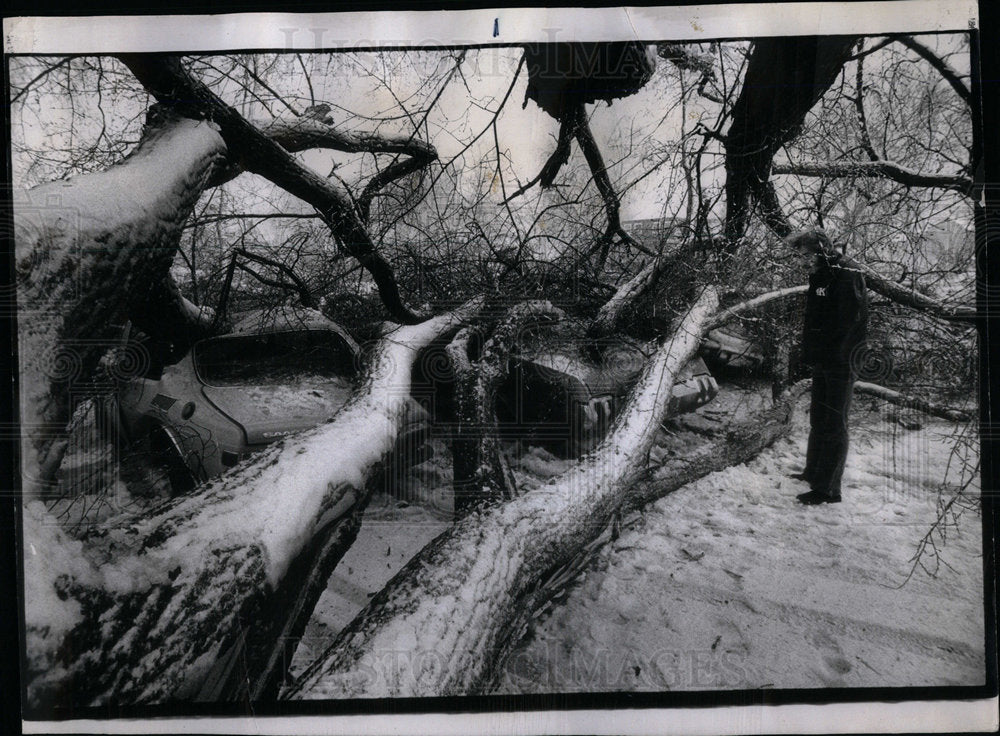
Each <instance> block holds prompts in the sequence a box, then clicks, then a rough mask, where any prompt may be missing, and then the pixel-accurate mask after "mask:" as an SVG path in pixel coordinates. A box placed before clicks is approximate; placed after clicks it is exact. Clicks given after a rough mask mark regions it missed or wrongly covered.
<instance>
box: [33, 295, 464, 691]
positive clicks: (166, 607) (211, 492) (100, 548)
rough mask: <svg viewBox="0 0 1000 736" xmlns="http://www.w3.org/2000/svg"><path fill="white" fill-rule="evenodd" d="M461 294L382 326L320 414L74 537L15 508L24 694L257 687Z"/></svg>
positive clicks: (301, 612)
mask: <svg viewBox="0 0 1000 736" xmlns="http://www.w3.org/2000/svg"><path fill="white" fill-rule="evenodd" d="M478 308H479V302H474V303H469V304H467V305H465V306H463V307H461V308H460V309H458V310H456V311H455V312H453V313H449V314H446V315H443V316H440V317H436V318H434V319H432V320H429V321H427V322H425V323H423V324H420V325H416V326H410V327H399V328H396V329H394V330H393V331H392V332H390V333H389V334H388V335H386V336H385V337H384V338H383V340H382V341H381V343H380V345H379V348H378V350H377V352H376V356H375V359H374V361H373V364H372V366H371V368H370V369H369V371H368V373H367V375H366V379H365V381H364V383H363V385H362V387H361V388H359V390H358V391H357V392H356V393H355V394H354V395H353V396H352V398H351V399H350V400H349V401H348V403H347V404H346V405H345V406H344V408H343V409H341V411H340V412H339V413H338V414H337V415H336V418H335V419H334V420H333V421H332V422H331V423H329V424H325V425H321V426H319V427H317V428H315V429H313V430H310V431H308V432H305V433H302V434H300V435H296V436H294V437H291V438H288V439H286V440H284V441H283V442H280V443H277V444H275V445H273V446H271V447H269V448H268V449H267V450H265V451H263V452H262V453H260V454H259V455H257V456H255V457H254V459H252V460H251V461H249V462H248V463H246V464H245V465H241V466H238V467H237V468H236V469H234V470H233V471H231V472H229V473H227V474H225V475H223V476H221V477H219V478H218V479H216V480H215V481H213V482H211V483H208V484H206V485H205V486H202V487H201V488H199V489H198V490H197V491H196V492H195V493H194V494H192V495H190V496H186V497H180V498H177V499H173V500H171V501H169V502H167V503H165V504H163V505H162V506H160V507H157V508H156V509H154V510H152V511H150V512H146V513H145V514H143V515H141V516H135V517H129V518H127V519H122V518H120V517H119V518H116V519H113V520H111V521H110V522H108V523H107V524H105V525H103V526H102V527H100V528H98V529H96V530H95V531H94V533H93V534H91V535H90V538H88V540H86V543H81V542H80V541H74V540H70V539H68V538H66V537H65V536H64V535H63V534H62V533H61V532H60V531H59V529H58V528H57V527H56V526H55V522H54V520H53V519H51V517H49V516H48V515H47V513H46V512H45V510H44V507H43V506H42V504H41V503H39V502H33V503H30V504H28V506H27V507H26V511H25V515H24V521H25V529H24V539H25V545H26V547H25V582H26V587H25V632H26V641H27V657H28V659H27V670H26V673H25V674H26V677H25V679H26V683H27V693H28V704H29V706H31V707H33V708H36V709H49V708H52V707H54V706H59V705H65V704H74V705H100V704H103V703H109V702H130V703H162V702H169V701H177V700H186V699H202V698H218V697H222V698H227V699H229V698H238V697H240V698H245V699H255V698H258V697H261V696H262V695H264V694H267V693H268V692H269V691H273V689H274V687H275V686H276V684H277V683H278V680H279V679H280V676H281V674H282V658H281V657H280V656H279V654H278V653H276V647H278V646H279V645H280V644H281V643H282V639H283V638H287V637H294V636H295V634H296V633H297V632H299V631H301V628H302V626H304V624H305V620H306V619H307V618H308V617H309V615H310V614H311V611H312V607H313V605H314V604H315V601H316V599H317V597H318V596H319V594H320V592H321V591H322V589H323V587H324V586H325V583H326V577H327V576H328V574H329V572H330V570H331V569H332V567H333V565H334V564H335V563H336V561H337V560H338V559H339V558H340V556H341V555H342V554H343V553H344V551H346V549H347V548H348V547H349V546H350V543H351V541H352V540H353V538H354V534H355V533H356V531H357V524H358V514H360V510H361V509H362V508H363V507H364V505H365V503H366V502H367V498H368V495H367V492H366V490H365V481H366V478H367V477H368V476H369V474H370V473H372V471H373V469H374V468H376V467H378V466H379V464H380V463H381V462H383V460H384V459H385V458H386V456H387V455H388V454H389V452H390V451H391V449H392V447H393V444H394V440H395V437H396V433H397V431H398V424H399V419H400V417H401V415H402V414H403V412H404V411H405V406H406V402H407V400H408V396H409V392H410V369H411V364H412V361H413V360H414V358H415V357H416V355H417V353H418V352H419V350H420V349H421V348H422V347H424V346H425V345H427V344H428V343H430V342H431V341H432V340H433V339H434V338H436V337H439V336H441V335H443V334H446V333H447V332H448V331H449V330H452V329H455V328H457V327H458V325H459V324H460V323H461V321H463V320H464V319H468V318H469V317H471V316H472V314H473V313H474V312H475V311H476V310H478Z"/></svg>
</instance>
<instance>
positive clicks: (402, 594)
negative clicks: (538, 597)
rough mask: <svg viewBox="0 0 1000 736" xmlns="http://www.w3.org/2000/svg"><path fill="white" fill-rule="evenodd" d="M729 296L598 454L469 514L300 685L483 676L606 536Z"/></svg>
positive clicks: (318, 689)
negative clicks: (531, 607)
mask: <svg viewBox="0 0 1000 736" xmlns="http://www.w3.org/2000/svg"><path fill="white" fill-rule="evenodd" d="M717 303H718V297H717V295H716V293H715V291H714V290H713V289H707V290H706V291H705V292H704V293H703V294H702V295H701V297H700V298H699V299H698V300H697V301H696V302H695V304H694V305H693V306H692V308H691V309H690V311H689V312H688V313H687V315H686V316H685V317H684V319H683V320H681V322H680V324H679V326H678V328H677V330H676V331H675V333H674V334H673V335H672V336H671V337H670V338H669V339H668V340H666V341H665V342H664V344H663V345H662V346H661V347H660V349H659V351H658V352H657V354H656V355H655V356H654V358H653V359H652V360H651V361H650V363H649V365H648V366H647V368H646V370H645V371H644V372H643V374H642V376H641V377H640V379H639V382H638V384H637V386H636V389H635V390H634V393H633V396H632V398H631V400H630V402H629V405H628V407H626V409H625V410H624V411H623V412H622V414H621V415H620V416H619V418H618V419H617V420H616V422H615V425H614V428H613V430H612V432H611V434H610V435H609V436H608V437H607V438H606V439H605V441H604V442H603V443H602V444H601V445H600V446H599V447H598V449H597V450H596V451H594V452H593V453H592V454H590V455H588V456H586V457H585V458H584V460H583V461H581V462H580V463H578V464H577V465H575V466H574V467H573V468H572V469H570V470H569V471H568V472H567V473H565V474H563V475H562V476H560V477H559V478H558V479H555V480H553V481H551V482H550V483H549V484H547V485H544V486H541V487H539V488H537V489H534V490H532V491H530V492H528V493H526V494H524V495H521V496H519V497H518V498H516V499H514V500H512V501H509V502H507V503H503V504H499V505H496V506H492V507H489V508H487V509H484V510H482V511H480V512H478V513H474V514H471V515H469V516H467V517H466V518H465V519H463V520H462V521H460V522H458V523H457V524H456V525H455V526H454V527H453V528H452V529H451V530H450V531H449V532H447V533H445V534H443V535H442V536H441V537H439V538H438V539H437V540H435V542H434V543H432V544H431V545H430V546H428V547H427V548H425V549H424V551H423V552H422V553H421V554H420V555H418V556H417V557H416V558H415V559H414V560H412V561H411V562H410V563H409V564H408V565H407V566H406V567H405V568H404V569H403V570H402V571H401V572H400V573H399V574H398V575H397V576H396V577H395V578H393V580H392V581H391V582H390V583H389V585H388V586H387V587H386V588H385V589H383V591H382V592H381V593H379V594H378V595H377V596H376V597H375V599H373V601H372V603H371V605H370V606H369V607H368V608H367V609H366V610H365V611H364V612H362V613H361V614H360V615H359V616H358V618H356V619H355V620H354V622H353V623H352V624H351V625H350V626H348V627H347V629H345V630H344V631H343V632H342V633H341V634H340V636H339V637H338V638H337V640H336V641H335V642H334V643H333V645H332V646H331V647H330V649H329V650H328V651H327V652H326V653H325V654H324V655H323V657H322V658H321V659H320V660H319V661H318V662H317V663H316V664H315V665H314V666H313V667H311V668H310V669H309V671H308V672H307V673H306V675H305V676H304V677H303V678H302V679H301V680H300V682H299V683H297V684H296V685H295V686H294V687H293V688H292V689H291V690H290V691H289V692H288V693H287V696H289V697H304V698H328V697H352V696H364V697H394V696H422V695H458V694H466V693H471V692H476V691H479V690H481V689H482V688H484V687H485V686H486V685H487V683H488V681H489V679H490V677H491V666H492V664H493V663H495V662H496V661H497V659H498V658H499V657H502V655H503V652H504V651H505V649H506V648H507V647H509V646H511V645H512V644H513V643H514V642H512V641H511V639H512V638H513V637H515V636H516V633H517V627H518V625H519V623H518V619H519V616H520V615H522V614H523V613H524V611H525V603H526V601H528V600H530V599H531V597H532V596H533V595H534V593H535V589H536V587H537V585H538V583H539V581H540V580H543V579H544V577H545V575H546V573H547V572H548V571H551V570H553V569H556V568H558V567H560V566H562V565H563V564H565V563H566V562H567V561H568V560H570V559H571V558H572V557H573V556H574V554H576V553H577V551H578V550H579V549H580V548H581V547H582V546H583V545H584V544H585V543H586V542H587V541H588V540H589V539H591V538H593V537H594V536H596V535H597V534H598V533H599V532H600V531H601V529H602V528H603V527H604V526H605V525H606V524H607V523H608V521H609V520H610V519H611V518H612V515H613V514H614V513H615V511H616V510H617V509H619V508H621V507H622V505H623V504H624V503H625V501H626V499H627V498H628V495H629V488H630V487H631V486H632V485H633V484H634V482H635V481H636V480H637V478H638V477H639V476H640V475H641V473H642V471H643V468H644V467H645V462H646V457H647V456H648V454H649V450H650V448H651V446H652V443H653V439H654V437H655V434H656V429H657V428H658V427H659V423H660V420H661V419H662V417H663V415H664V413H665V410H666V407H667V404H668V401H669V397H670V388H671V386H672V385H673V383H674V379H675V377H676V375H677V372H678V371H679V370H680V369H681V367H682V366H683V365H684V364H685V363H686V362H687V360H688V359H689V358H690V357H691V356H692V355H693V354H694V352H695V350H696V349H697V347H698V344H699V343H700V341H701V336H702V334H703V332H704V329H705V326H706V323H707V322H708V320H709V318H710V317H711V315H712V314H713V313H714V311H715V308H716V305H717Z"/></svg>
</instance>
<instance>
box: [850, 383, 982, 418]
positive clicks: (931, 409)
mask: <svg viewBox="0 0 1000 736" xmlns="http://www.w3.org/2000/svg"><path fill="white" fill-rule="evenodd" d="M854 390H855V391H857V392H858V393H862V394H868V395H869V396H874V397H876V398H879V399H882V400H883V401H888V402H889V403H890V404H896V405H897V406H902V407H904V408H906V409H916V410H917V411H922V412H924V413H925V414H930V415H931V416H934V417H940V418H942V419H948V420H950V421H952V422H967V421H969V420H970V419H972V418H973V414H972V412H970V411H967V410H965V409H958V408H955V407H952V406H944V405H943V404H937V403H935V402H933V401H926V400H924V399H919V398H917V397H915V396H907V395H905V394H901V393H900V392H899V391H893V390H892V389H891V388H886V387H885V386H879V385H878V384H876V383H868V382H867V381H855V382H854Z"/></svg>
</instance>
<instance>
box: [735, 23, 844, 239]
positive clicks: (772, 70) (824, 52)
mask: <svg viewBox="0 0 1000 736" xmlns="http://www.w3.org/2000/svg"><path fill="white" fill-rule="evenodd" d="M856 40H857V39H856V37H854V36H831V37H816V36H796V37H792V38H759V39H757V40H755V41H754V44H753V49H752V50H751V52H750V61H749V63H748V64H747V71H746V74H745V76H744V78H743V88H742V90H741V91H740V95H739V97H738V98H737V100H736V103H735V104H734V105H733V111H732V120H733V122H732V124H731V125H730V127H729V131H728V132H727V134H726V138H725V145H726V238H727V240H728V242H729V243H730V246H734V245H735V243H736V242H737V241H738V240H739V239H740V238H742V237H743V234H744V233H745V232H746V228H747V225H748V222H749V216H750V199H751V197H753V199H754V200H756V202H757V203H758V204H760V205H761V206H762V209H763V211H764V217H765V220H767V221H768V224H769V225H770V226H771V227H772V228H773V229H775V232H777V233H778V234H779V235H786V234H787V233H788V232H789V230H790V227H789V226H788V223H787V221H786V220H785V218H784V215H782V214H781V210H780V207H778V206H777V205H778V203H777V199H776V198H775V197H774V191H773V189H771V188H770V184H769V181H768V179H769V177H770V172H771V161H772V159H773V158H774V154H775V153H777V151H778V150H779V149H780V148H781V147H782V146H783V145H785V144H786V143H788V142H789V141H790V140H792V139H793V138H795V136H797V135H798V133H799V130H800V129H801V127H802V123H803V121H804V120H805V117H806V114H807V113H808V112H809V110H811V109H812V107H813V105H815V104H816V102H817V101H818V100H819V99H820V97H822V96H823V93H825V92H826V90H827V89H828V88H829V87H830V85H831V84H832V83H833V81H834V79H836V77H837V74H838V73H839V72H840V69H841V68H842V67H843V65H844V63H845V62H846V61H847V59H848V58H849V57H850V55H851V50H852V49H853V47H854V44H855V42H856ZM775 90H780V91H781V103H780V104H776V98H775Z"/></svg>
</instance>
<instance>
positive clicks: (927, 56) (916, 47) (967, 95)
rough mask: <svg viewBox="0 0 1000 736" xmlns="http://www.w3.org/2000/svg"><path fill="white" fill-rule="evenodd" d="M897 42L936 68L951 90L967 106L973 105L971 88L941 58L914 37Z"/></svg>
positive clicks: (905, 37) (903, 38) (901, 38)
mask: <svg viewBox="0 0 1000 736" xmlns="http://www.w3.org/2000/svg"><path fill="white" fill-rule="evenodd" d="M895 40H897V41H899V42H900V43H901V44H903V45H904V46H906V48H908V49H910V50H911V51H915V52H916V53H917V54H918V55H919V56H920V57H921V58H922V59H924V61H926V62H927V63H928V64H930V65H931V66H932V67H934V68H935V69H936V70H937V71H938V73H940V74H941V76H942V77H944V79H945V81H946V82H948V84H950V85H951V88H952V89H953V90H955V92H956V93H957V94H958V96H959V97H961V98H962V99H963V100H965V102H966V103H967V104H971V101H972V93H971V92H969V88H968V87H966V86H965V83H964V82H963V81H962V79H961V78H960V77H959V75H958V72H956V71H955V70H954V69H952V68H951V67H950V66H948V65H947V64H946V63H945V61H944V60H943V59H942V58H941V57H940V56H938V55H937V54H935V53H934V52H933V51H931V50H930V49H929V48H927V47H926V46H924V45H923V44H922V43H920V42H919V41H918V40H917V39H915V38H914V37H913V36H896V37H895Z"/></svg>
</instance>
